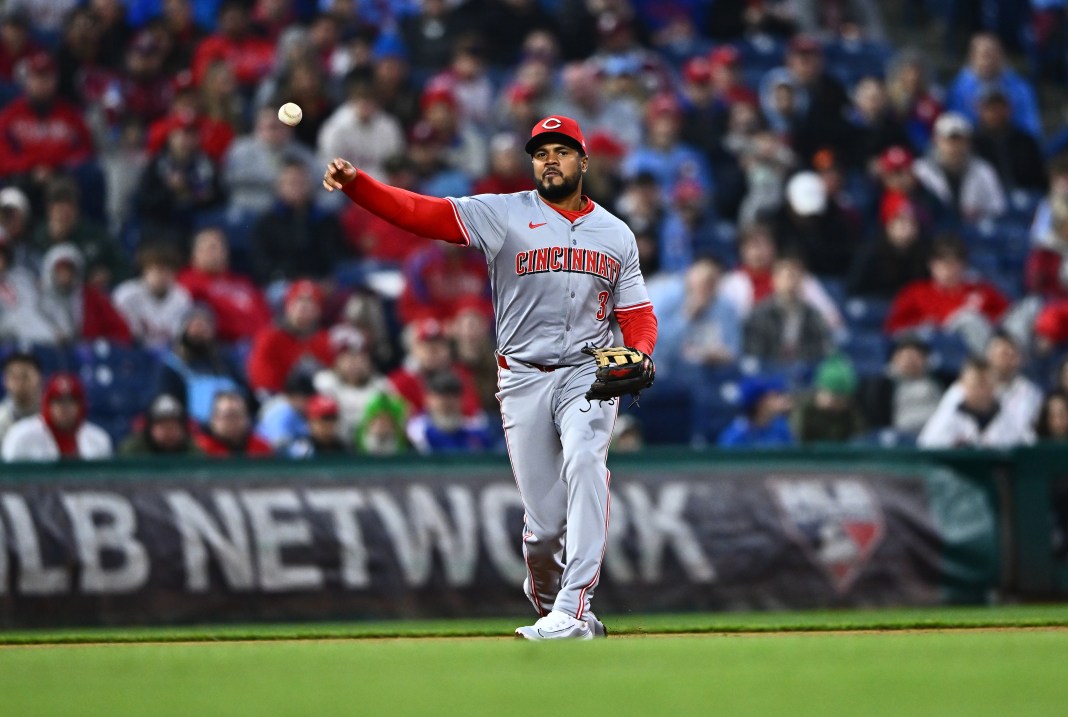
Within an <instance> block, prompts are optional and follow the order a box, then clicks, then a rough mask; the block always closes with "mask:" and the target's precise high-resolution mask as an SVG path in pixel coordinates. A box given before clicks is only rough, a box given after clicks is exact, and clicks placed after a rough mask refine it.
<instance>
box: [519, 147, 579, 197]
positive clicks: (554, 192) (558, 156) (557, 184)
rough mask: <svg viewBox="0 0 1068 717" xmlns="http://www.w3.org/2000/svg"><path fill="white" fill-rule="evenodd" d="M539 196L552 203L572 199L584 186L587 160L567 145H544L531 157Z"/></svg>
mask: <svg viewBox="0 0 1068 717" xmlns="http://www.w3.org/2000/svg"><path fill="white" fill-rule="evenodd" d="M530 159H531V164H533V165H534V183H535V184H536V185H537V188H538V194H540V195H541V196H543V197H544V198H545V199H547V200H549V201H550V202H555V201H560V200H562V199H566V198H567V197H570V196H571V195H572V194H574V193H575V192H577V191H578V190H579V186H580V185H581V184H582V173H583V172H584V171H585V170H586V164H587V159H586V157H585V156H583V154H582V152H579V151H578V150H577V149H575V148H573V147H568V146H567V145H566V144H543V145H542V146H541V147H538V148H537V149H536V150H534V154H533V155H531V158H530Z"/></svg>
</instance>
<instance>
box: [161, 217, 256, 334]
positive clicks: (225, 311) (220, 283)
mask: <svg viewBox="0 0 1068 717" xmlns="http://www.w3.org/2000/svg"><path fill="white" fill-rule="evenodd" d="M178 283H180V284H181V285H182V286H184V287H185V288H186V289H187V290H188V291H189V295H190V296H191V297H192V299H193V301H195V302H198V303H203V304H205V305H207V306H209V307H210V308H211V311H212V313H213V314H214V316H215V321H216V322H217V326H218V333H219V340H220V341H222V342H223V343H230V342H233V341H242V340H247V339H251V338H252V337H253V336H255V335H256V334H257V333H258V332H259V331H260V330H261V329H263V328H264V327H266V326H267V325H268V324H269V323H270V321H271V310H270V308H268V306H267V300H266V299H265V298H264V296H263V293H262V292H261V291H260V290H259V289H257V288H256V286H255V284H253V283H252V282H251V281H250V280H249V279H247V278H246V277H244V276H240V275H239V274H235V273H233V272H231V271H230V250H229V246H228V245H227V243H226V236H225V235H224V234H223V233H222V230H221V229H218V228H216V227H206V228H204V229H201V230H200V231H198V232H197V233H196V234H195V235H194V236H193V250H192V256H191V259H190V262H189V266H188V267H186V268H185V269H184V270H182V272H181V273H180V274H179V275H178Z"/></svg>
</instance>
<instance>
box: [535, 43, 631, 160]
mask: <svg viewBox="0 0 1068 717" xmlns="http://www.w3.org/2000/svg"><path fill="white" fill-rule="evenodd" d="M560 80H561V83H562V85H563V91H562V95H563V96H562V97H561V98H560V102H559V103H558V104H554V109H553V111H554V112H556V113H557V114H560V115H563V116H565V117H570V118H571V119H573V120H575V121H576V122H578V123H579V126H580V127H582V128H583V131H584V132H585V134H586V137H593V135H595V134H597V133H598V132H601V133H604V134H607V135H608V136H610V137H612V138H613V139H615V140H616V141H618V142H620V143H621V144H622V145H623V146H624V147H625V148H627V149H630V148H633V147H636V146H637V145H638V144H639V143H640V142H641V138H642V117H641V109H640V107H639V106H638V104H637V103H636V102H634V100H633V99H630V98H622V97H617V98H613V99H608V98H607V97H605V94H604V87H603V82H604V78H603V77H602V76H601V73H599V72H598V70H597V67H595V66H594V65H593V63H591V62H589V61H582V62H573V63H570V64H568V65H567V66H565V67H564V70H563V72H562V73H561V76H560ZM528 174H529V173H528Z"/></svg>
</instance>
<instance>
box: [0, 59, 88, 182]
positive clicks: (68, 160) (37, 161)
mask: <svg viewBox="0 0 1068 717" xmlns="http://www.w3.org/2000/svg"><path fill="white" fill-rule="evenodd" d="M57 83H58V76H57V74H56V62H55V60H53V59H52V57H51V56H50V55H48V54H46V53H44V52H40V53H38V54H36V55H34V56H33V57H31V58H29V59H28V60H27V61H26V78H25V83H24V86H25V94H24V95H22V96H21V97H18V98H17V99H15V100H13V101H12V102H10V103H9V104H8V105H7V107H5V108H4V109H3V110H2V111H0V178H16V177H17V178H20V179H21V180H23V181H25V182H29V183H30V184H32V185H33V186H35V187H38V188H40V187H43V186H44V185H45V184H46V183H47V182H48V180H49V179H51V178H52V177H53V176H54V175H55V173H56V172H57V171H60V170H63V169H73V168H75V167H78V166H79V165H81V164H83V163H84V162H86V161H88V160H89V159H90V158H91V157H92V154H93V138H92V136H91V135H90V134H89V128H88V126H86V124H85V120H83V119H82V115H81V112H79V111H78V108H77V107H75V106H74V105H72V104H71V103H70V102H68V101H67V100H66V99H63V97H62V96H60V95H57V93H56V87H57Z"/></svg>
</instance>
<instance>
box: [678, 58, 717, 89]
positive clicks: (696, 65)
mask: <svg viewBox="0 0 1068 717" xmlns="http://www.w3.org/2000/svg"><path fill="white" fill-rule="evenodd" d="M682 77H683V79H685V80H686V81H687V82H689V83H691V84H694V85H705V84H708V83H709V82H711V81H712V63H710V62H709V61H708V59H707V58H705V57H692V58H690V59H689V60H688V61H687V62H686V64H685V65H683V67H682Z"/></svg>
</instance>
